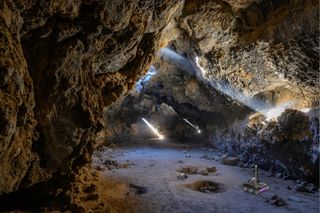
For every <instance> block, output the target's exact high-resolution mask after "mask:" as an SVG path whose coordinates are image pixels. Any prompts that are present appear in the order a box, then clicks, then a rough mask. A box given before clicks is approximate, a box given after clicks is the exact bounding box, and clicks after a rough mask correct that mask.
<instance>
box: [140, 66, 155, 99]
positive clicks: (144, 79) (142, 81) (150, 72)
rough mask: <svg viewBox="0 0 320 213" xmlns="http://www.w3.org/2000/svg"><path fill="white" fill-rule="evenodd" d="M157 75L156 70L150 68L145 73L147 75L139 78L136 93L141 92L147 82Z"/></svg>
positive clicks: (152, 67)
mask: <svg viewBox="0 0 320 213" xmlns="http://www.w3.org/2000/svg"><path fill="white" fill-rule="evenodd" d="M155 74H157V70H156V68H154V66H151V67H150V68H149V70H148V72H147V74H145V75H144V76H143V77H141V78H140V79H139V81H138V82H137V83H136V86H135V87H136V90H137V92H139V93H140V92H141V90H142V89H143V88H144V86H145V85H147V84H148V82H149V81H150V80H151V78H152V77H153V76H154V75H155Z"/></svg>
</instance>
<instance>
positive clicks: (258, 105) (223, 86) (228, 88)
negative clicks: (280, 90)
mask: <svg viewBox="0 0 320 213" xmlns="http://www.w3.org/2000/svg"><path fill="white" fill-rule="evenodd" d="M199 60H200V59H199V57H198V56H196V57H195V64H196V70H199V71H200V75H199V74H198V75H197V77H198V78H200V79H202V80H204V81H206V82H207V83H209V85H210V86H211V87H213V88H215V89H216V90H218V91H219V92H221V93H222V94H224V95H227V96H228V97H230V98H231V99H233V100H236V101H238V102H239V103H242V104H244V105H246V106H247V107H249V108H251V109H253V110H254V111H257V112H262V109H264V108H266V104H265V103H264V102H263V101H260V100H258V99H256V98H254V97H249V96H246V95H245V94H243V93H242V92H240V91H238V90H237V89H235V88H234V87H233V86H232V85H230V84H229V83H227V82H220V81H218V80H215V79H208V77H206V73H207V71H206V70H205V69H204V68H202V67H201V65H200V64H199ZM197 73H199V72H197Z"/></svg>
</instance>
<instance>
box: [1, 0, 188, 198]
mask: <svg viewBox="0 0 320 213" xmlns="http://www.w3.org/2000/svg"><path fill="white" fill-rule="evenodd" d="M181 7H182V3H179V1H161V2H157V3H156V2H152V1H150V2H146V1H103V2H101V1H91V0H83V1H80V0H74V1H15V2H12V1H2V2H1V5H0V29H1V37H0V39H1V40H0V42H1V51H0V54H1V59H0V63H1V65H0V66H1V74H0V76H1V91H0V94H1V107H0V108H1V109H0V119H1V125H0V129H1V130H0V132H1V142H0V144H1V146H0V157H1V160H0V168H1V169H0V176H1V180H0V194H2V193H9V192H12V191H15V190H17V189H18V188H19V187H21V186H23V187H27V186H30V185H33V184H35V183H38V182H40V181H44V180H47V179H49V178H50V177H51V176H52V174H53V173H54V172H57V171H63V172H68V171H69V170H70V169H72V168H74V167H75V166H76V165H81V164H83V162H85V161H86V160H88V159H89V158H88V157H90V152H91V151H92V146H93V144H94V143H93V141H94V140H95V136H96V133H97V132H98V131H99V129H101V127H102V126H103V124H104V121H103V120H102V113H103V110H104V108H105V107H107V106H109V105H110V104H112V103H113V102H115V101H116V100H117V99H119V98H120V97H121V96H123V95H125V94H126V93H127V92H128V91H129V90H130V89H131V88H132V86H133V84H134V82H135V81H136V80H137V79H138V77H139V76H140V75H141V74H143V73H145V72H146V70H147V69H148V68H149V66H150V63H151V61H152V59H153V57H154V56H155V53H156V52H157V50H158V49H159V48H160V45H162V44H163V43H162V40H161V39H160V37H161V36H162V31H163V29H165V27H166V25H167V24H168V23H169V21H170V20H171V19H173V18H174V16H176V15H178V14H179V11H180V10H181V9H180V8H181Z"/></svg>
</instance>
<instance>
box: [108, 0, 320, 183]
mask: <svg viewBox="0 0 320 213" xmlns="http://www.w3.org/2000/svg"><path fill="white" fill-rule="evenodd" d="M317 7H318V2H316V1H307V2H302V1H290V2H278V1H186V2H185V4H184V7H183V10H182V15H181V16H179V17H178V18H177V20H176V21H177V23H176V25H177V26H178V33H175V34H174V35H175V36H173V37H174V38H173V39H172V40H171V42H170V43H169V47H170V48H171V49H173V50H175V51H176V52H178V53H179V54H180V55H181V56H184V57H185V59H180V58H179V57H178V56H172V55H171V56H170V54H169V53H168V54H167V55H166V54H162V55H161V57H159V58H157V60H156V61H154V63H153V65H154V67H155V69H156V70H158V75H155V76H154V77H153V78H152V79H151V81H150V82H149V84H147V85H145V86H144V88H143V90H142V92H141V93H139V94H133V95H132V96H131V97H128V98H127V100H126V101H125V102H124V104H123V107H124V108H123V111H121V112H120V114H116V116H115V117H116V118H118V121H119V120H120V124H119V126H117V127H114V129H116V130H117V131H118V132H121V131H123V130H125V131H126V132H129V133H128V135H131V136H132V128H131V126H130V125H131V124H132V123H135V122H136V121H137V118H139V117H140V116H150V118H152V120H155V121H159V120H160V118H161V116H154V113H153V112H154V110H153V108H154V107H155V106H156V105H158V104H161V103H166V104H168V105H170V106H172V107H173V108H174V110H175V111H176V112H177V114H178V115H179V116H180V121H179V119H176V121H175V123H174V125H173V126H171V128H172V129H173V130H172V131H171V132H170V133H167V134H169V135H171V136H177V135H178V132H179V131H178V130H181V131H182V132H184V133H183V134H184V136H186V135H188V133H189V132H191V131H192V128H191V131H190V129H188V128H181V127H180V126H181V125H182V124H181V122H182V123H183V121H181V118H188V119H190V120H191V122H193V123H196V124H199V125H200V127H201V129H203V130H204V132H203V133H205V134H204V135H205V137H206V138H207V139H208V138H209V141H211V142H212V143H213V144H214V145H215V146H216V147H217V148H218V149H220V150H222V151H224V152H226V153H228V154H231V155H233V156H239V160H240V161H242V162H243V164H242V165H243V166H250V165H251V164H255V163H258V164H259V165H260V166H261V167H263V168H265V169H271V170H275V172H276V173H279V174H280V173H282V175H283V176H286V177H288V176H290V177H294V178H301V177H308V178H310V179H312V180H313V181H315V180H317V177H318V172H317V171H318V170H317V165H318V155H319V150H318V149H317V148H316V147H317V146H318V144H319V143H318V140H317V139H316V138H317V137H318V135H319V133H318V131H317V130H316V127H315V126H317V125H318V119H319V115H318V113H314V116H310V115H309V116H306V115H305V114H304V113H303V112H301V111H296V110H288V111H286V112H285V113H284V114H283V115H282V116H280V117H279V118H278V121H277V122H273V121H271V122H267V121H266V120H265V119H266V117H265V116H263V115H261V114H260V113H258V114H256V115H251V114H249V112H250V110H249V109H248V108H246V107H245V106H243V105H246V103H245V102H243V103H239V102H237V101H236V100H234V99H233V97H231V98H230V97H228V95H223V93H225V91H224V88H223V87H222V90H221V89H219V88H215V87H212V86H211V85H213V84H214V83H215V82H226V84H229V85H231V87H232V88H233V89H234V91H239V93H242V94H245V95H246V96H247V97H254V98H256V99H258V100H260V101H262V102H263V103H264V105H265V107H274V106H279V105H281V104H285V103H292V106H291V107H292V108H294V109H298V110H304V109H306V108H316V107H317V106H318V99H319V94H318V93H317V90H318V88H319V85H318V80H317V79H319V72H318V69H319V65H318V62H319V60H318V56H319V38H318V36H317V35H318V34H319V27H318V26H317V19H318V18H319V12H318V10H317ZM196 56H198V58H199V64H200V66H201V67H202V70H201V69H198V70H192V68H190V67H189V66H188V65H186V63H188V61H189V62H190V64H191V65H192V64H196V63H197V59H196ZM166 57H167V58H166ZM170 57H171V59H170ZM168 58H169V60H168ZM162 59H164V60H162ZM186 59H188V60H186ZM168 62H169V63H168ZM183 63H185V64H183ZM199 71H201V72H202V73H201V75H202V76H203V77H202V78H199V77H198V76H197V74H194V73H193V72H199ZM192 73H193V74H192ZM146 103H148V104H146ZM132 108H134V109H135V110H133V111H134V113H131V112H132V111H131V109H132ZM160 114H161V113H160ZM128 117H130V118H131V119H123V120H121V119H122V118H128ZM246 117H247V118H246ZM244 118H245V119H244ZM248 119H249V120H248ZM124 120H125V123H126V125H123V124H122V125H121V122H122V121H124ZM298 121H299V122H298ZM160 123H161V122H160V121H159V122H158V123H157V124H159V126H160V127H162V129H164V128H166V127H164V126H163V125H160ZM133 129H134V128H133ZM160 129H161V128H160ZM130 131H131V133H130ZM109 132H111V131H109ZM189 136H190V137H191V139H193V140H198V138H197V137H195V135H189ZM190 137H189V139H190ZM182 138H183V137H180V139H182ZM118 139H119V138H118ZM183 139H186V138H183ZM120 140H121V139H120ZM294 156H300V157H294Z"/></svg>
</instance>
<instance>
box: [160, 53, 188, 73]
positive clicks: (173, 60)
mask: <svg viewBox="0 0 320 213" xmlns="http://www.w3.org/2000/svg"><path fill="white" fill-rule="evenodd" d="M159 55H160V56H161V58H162V59H163V60H165V61H167V62H169V63H170V64H172V65H174V66H176V67H177V68H179V69H182V70H184V71H187V72H189V73H190V74H194V70H193V69H192V66H191V64H190V62H189V60H188V59H186V58H185V57H183V56H181V55H179V54H178V53H176V52H175V51H173V50H171V49H169V48H161V49H160V51H159Z"/></svg>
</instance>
